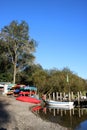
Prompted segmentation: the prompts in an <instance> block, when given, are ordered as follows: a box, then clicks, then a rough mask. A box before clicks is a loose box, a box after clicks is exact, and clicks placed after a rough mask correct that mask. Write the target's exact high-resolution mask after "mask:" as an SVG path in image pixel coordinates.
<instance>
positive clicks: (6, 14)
mask: <svg viewBox="0 0 87 130" xmlns="http://www.w3.org/2000/svg"><path fill="white" fill-rule="evenodd" d="M13 20H17V21H18V22H21V21H22V20H25V21H26V22H27V23H28V25H29V28H30V30H29V31H30V36H31V38H34V39H35V40H36V41H37V43H38V47H37V48H36V53H35V56H36V63H38V64H40V65H41V66H42V67H43V68H44V69H53V68H57V69H59V70H61V69H63V68H64V67H68V68H69V69H70V70H71V71H73V72H74V73H76V74H77V75H78V76H80V77H82V78H84V79H87V60H86V59H87V58H86V55H87V54H86V51H87V0H0V29H1V28H3V27H4V26H5V25H9V24H10V22H11V21H13Z"/></svg>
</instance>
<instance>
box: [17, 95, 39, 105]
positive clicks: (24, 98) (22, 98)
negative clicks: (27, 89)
mask: <svg viewBox="0 0 87 130" xmlns="http://www.w3.org/2000/svg"><path fill="white" fill-rule="evenodd" d="M16 100H19V101H22V102H28V103H34V104H39V103H41V100H39V99H36V98H34V97H28V96H19V97H17V98H16Z"/></svg>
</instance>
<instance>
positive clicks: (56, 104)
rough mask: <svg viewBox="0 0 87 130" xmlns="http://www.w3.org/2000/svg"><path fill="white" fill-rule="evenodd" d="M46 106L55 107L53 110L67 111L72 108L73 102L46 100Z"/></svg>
mask: <svg viewBox="0 0 87 130" xmlns="http://www.w3.org/2000/svg"><path fill="white" fill-rule="evenodd" d="M46 104H47V105H48V106H49V107H55V108H67V109H72V108H74V102H61V101H53V100H48V101H46Z"/></svg>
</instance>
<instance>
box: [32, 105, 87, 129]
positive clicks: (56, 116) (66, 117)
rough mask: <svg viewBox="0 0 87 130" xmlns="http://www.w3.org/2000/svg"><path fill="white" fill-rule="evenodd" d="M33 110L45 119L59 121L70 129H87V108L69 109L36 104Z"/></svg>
mask: <svg viewBox="0 0 87 130" xmlns="http://www.w3.org/2000/svg"><path fill="white" fill-rule="evenodd" d="M33 110H34V113H35V114H37V115H38V116H39V117H40V118H42V119H43V120H46V121H50V122H54V123H58V124H60V125H61V126H64V127H67V128H69V130H87V108H74V109H71V110H67V109H64V108H63V109H61V108H49V107H44V108H42V107H41V106H38V107H37V106H36V109H33Z"/></svg>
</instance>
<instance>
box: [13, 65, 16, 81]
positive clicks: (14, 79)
mask: <svg viewBox="0 0 87 130" xmlns="http://www.w3.org/2000/svg"><path fill="white" fill-rule="evenodd" d="M15 81H16V63H14V74H13V83H15Z"/></svg>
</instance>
